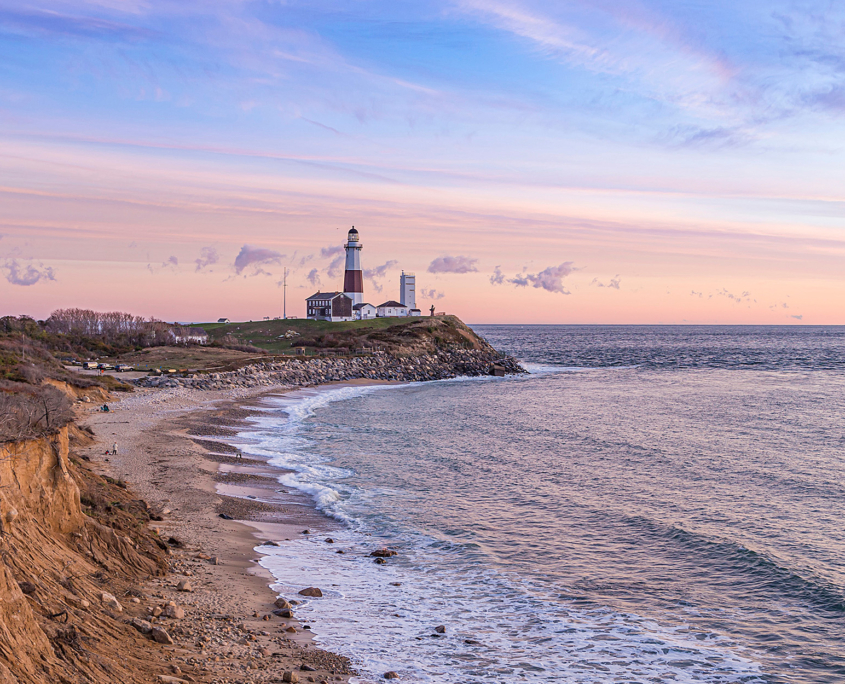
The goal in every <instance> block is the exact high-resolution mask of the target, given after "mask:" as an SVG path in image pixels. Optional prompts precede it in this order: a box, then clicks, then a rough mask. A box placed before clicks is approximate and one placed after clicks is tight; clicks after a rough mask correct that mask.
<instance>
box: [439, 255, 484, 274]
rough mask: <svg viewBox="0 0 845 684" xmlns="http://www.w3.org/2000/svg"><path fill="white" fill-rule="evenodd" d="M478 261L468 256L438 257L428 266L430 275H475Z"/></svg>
mask: <svg viewBox="0 0 845 684" xmlns="http://www.w3.org/2000/svg"><path fill="white" fill-rule="evenodd" d="M477 263H478V259H472V258H470V257H466V256H454V257H453V256H442V257H437V258H436V259H435V260H434V261H432V262H431V263H430V264H429V265H428V272H429V273H475V272H476V271H478V268H477V267H476V264H477Z"/></svg>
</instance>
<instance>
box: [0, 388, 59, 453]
mask: <svg viewBox="0 0 845 684" xmlns="http://www.w3.org/2000/svg"><path fill="white" fill-rule="evenodd" d="M72 406H73V402H71V400H70V399H68V397H67V396H65V394H64V393H62V392H60V391H59V390H57V389H56V388H55V387H51V386H50V385H43V386H41V387H32V386H31V385H24V386H15V385H13V384H11V383H6V384H5V385H3V386H0V441H2V442H14V441H18V440H21V439H31V438H34V437H43V436H44V435H48V434H51V433H53V432H55V431H56V430H58V429H59V428H61V427H64V426H65V425H67V423H69V422H70V421H71V420H72V419H73V411H72Z"/></svg>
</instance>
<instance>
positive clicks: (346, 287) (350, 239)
mask: <svg viewBox="0 0 845 684" xmlns="http://www.w3.org/2000/svg"><path fill="white" fill-rule="evenodd" d="M344 247H345V248H346V273H345V274H344V276H343V294H345V295H346V296H347V297H349V298H350V299H351V300H352V306H355V305H356V304H363V303H364V273H363V272H362V271H361V247H362V245H361V243H360V242H359V241H358V231H357V230H355V226H352V230H350V231H349V234H348V235H347V237H346V244H345V245H344Z"/></svg>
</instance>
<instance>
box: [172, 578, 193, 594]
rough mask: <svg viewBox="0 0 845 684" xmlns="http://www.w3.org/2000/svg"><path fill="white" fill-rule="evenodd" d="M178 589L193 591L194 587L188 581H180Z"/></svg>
mask: <svg viewBox="0 0 845 684" xmlns="http://www.w3.org/2000/svg"><path fill="white" fill-rule="evenodd" d="M176 589H178V590H179V591H193V590H194V587H193V585H192V584H191V583H190V582H189V581H188V580H186V579H183V580H179V584H177V585H176Z"/></svg>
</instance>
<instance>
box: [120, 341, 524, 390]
mask: <svg viewBox="0 0 845 684" xmlns="http://www.w3.org/2000/svg"><path fill="white" fill-rule="evenodd" d="M494 367H495V371H497V372H498V373H501V372H502V371H504V373H507V374H515V373H525V369H523V368H522V366H520V365H519V364H518V363H517V362H516V360H514V359H512V358H511V357H509V356H502V355H500V354H499V353H497V352H493V351H486V350H476V349H452V350H448V351H439V352H436V353H434V354H426V355H418V356H404V357H399V356H392V355H390V354H387V353H376V354H374V355H372V356H356V357H332V358H316V359H296V358H293V359H290V360H285V361H273V362H267V363H256V364H251V365H249V366H244V367H243V368H239V369H238V370H235V371H230V372H226V373H207V374H194V375H191V376H190V377H173V376H160V377H155V376H148V377H144V378H140V379H138V380H136V381H135V384H137V385H139V386H141V387H190V388H192V389H200V390H223V389H230V388H234V387H261V386H271V385H289V386H294V387H307V386H311V385H320V384H323V383H327V382H336V381H342V380H358V379H368V380H398V381H402V382H413V381H422V380H444V379H447V378H455V377H458V376H462V375H463V376H479V375H491V374H493V373H494Z"/></svg>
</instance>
